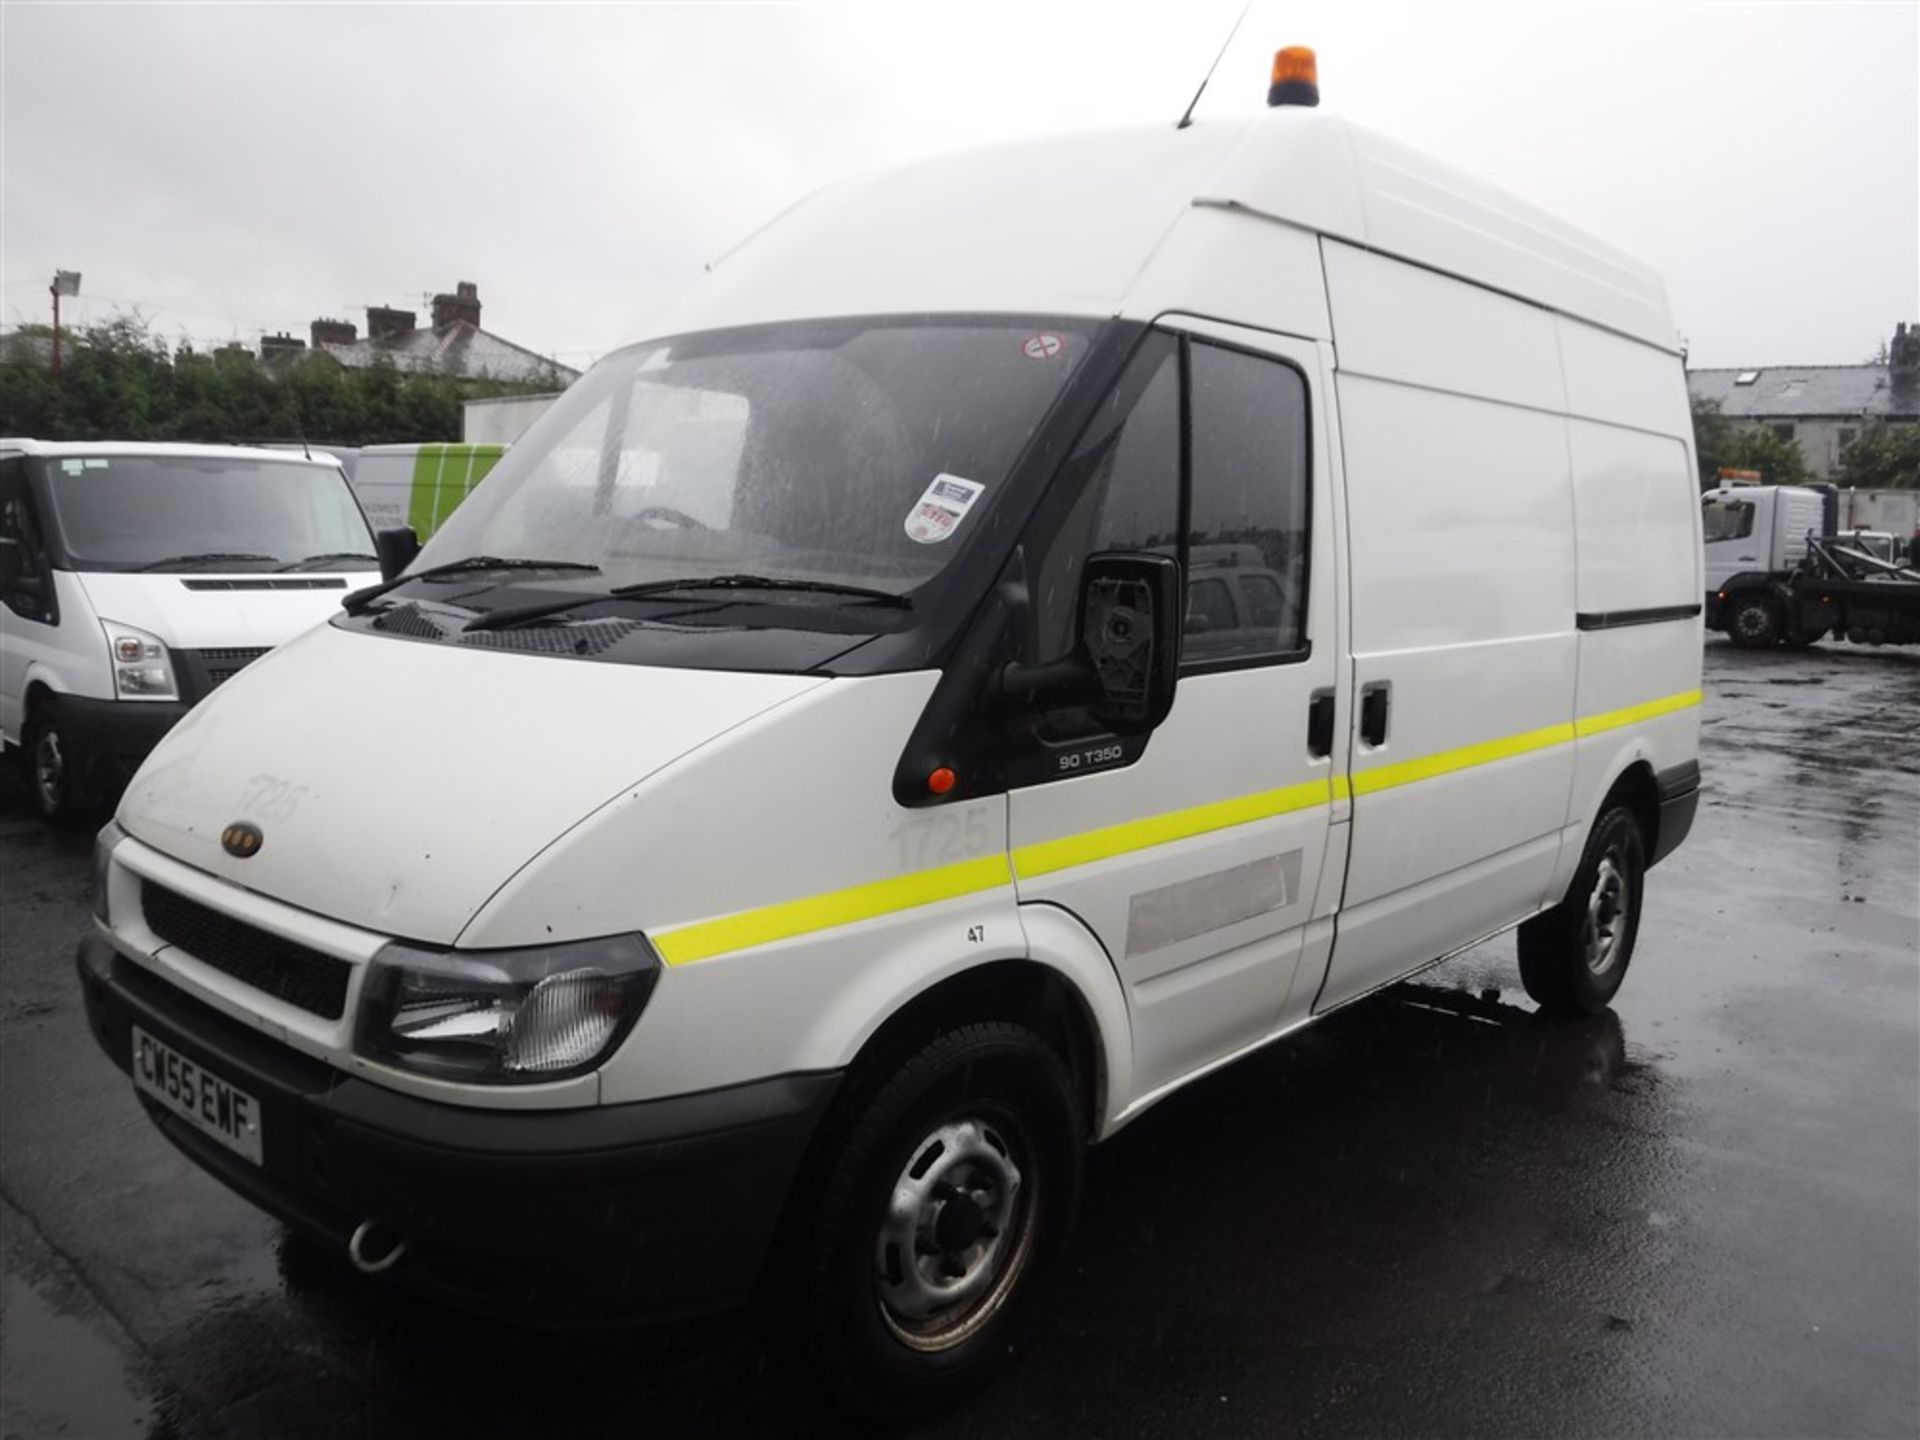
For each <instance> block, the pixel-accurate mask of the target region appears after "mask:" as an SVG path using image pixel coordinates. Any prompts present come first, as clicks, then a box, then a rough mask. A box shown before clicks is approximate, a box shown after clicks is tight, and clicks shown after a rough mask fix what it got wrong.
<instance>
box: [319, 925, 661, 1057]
mask: <svg viewBox="0 0 1920 1440" xmlns="http://www.w3.org/2000/svg"><path fill="white" fill-rule="evenodd" d="M659 973H660V959H659V957H658V956H657V955H655V954H654V951H653V947H652V946H651V945H649V944H648V943H647V942H646V938H645V937H644V936H641V935H610V936H608V937H606V938H605V939H602V940H583V941H581V942H579V943H578V944H572V945H542V946H537V947H534V948H531V949H527V950H464V951H462V950H422V949H417V948H415V947H414V946H411V945H403V944H401V943H399V942H398V941H396V942H394V943H393V944H391V945H388V946H387V947H386V948H385V949H383V950H381V952H380V953H379V954H378V955H375V956H374V957H373V962H372V964H371V965H370V966H369V968H368V971H367V979H366V983H365V985H363V986H362V987H361V991H360V1018H359V1032H358V1037H357V1048H358V1049H359V1051H360V1053H361V1054H362V1055H365V1056H367V1057H369V1058H370V1059H375V1060H381V1061H384V1062H386V1063H387V1064H390V1065H397V1066H400V1067H401V1068H402V1069H406V1070H413V1071H417V1072H419V1073H420V1074H423V1075H437V1076H441V1077H443V1078H445V1079H448V1080H469V1081H482V1082H485V1083H488V1084H495V1085H525V1084H531V1083H533V1082H535V1081H540V1080H562V1079H565V1078H566V1077H567V1076H570V1075H579V1074H581V1073H583V1072H585V1071H588V1070H591V1069H593V1068H594V1067H595V1066H596V1065H598V1064H600V1062H601V1061H603V1060H605V1059H606V1058H607V1056H608V1055H610V1054H612V1053H613V1049H614V1047H615V1046H616V1045H618V1044H619V1043H620V1041H621V1040H622V1039H624V1038H625V1036H626V1033H627V1031H629V1030H631V1029H632V1028H633V1022H634V1021H635V1020H637V1019H638V1018H639V1016H640V1012H641V1010H642V1009H644V1008H645V1006H646V1003H647V997H648V996H649V995H650V994H652V993H653V982H654V980H655V978H656V977H657V976H658V975H659Z"/></svg>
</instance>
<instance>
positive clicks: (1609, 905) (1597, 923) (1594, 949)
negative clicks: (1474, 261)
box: [1580, 851, 1627, 975]
mask: <svg viewBox="0 0 1920 1440" xmlns="http://www.w3.org/2000/svg"><path fill="white" fill-rule="evenodd" d="M1626 933H1627V873H1626V871H1625V870H1623V869H1622V868H1621V866H1620V863H1619V859H1618V857H1617V856H1615V855H1614V854H1613V853H1612V852H1611V851H1609V852H1608V853H1607V854H1606V855H1604V856H1602V857H1601V860H1600V868H1599V869H1598V870H1597V871H1596V872H1595V873H1594V877H1593V889H1592V890H1591V891H1590V892H1588V895H1587V917H1586V920H1585V921H1584V922H1583V923H1582V925H1581V927H1580V939H1581V942H1582V945H1583V948H1584V949H1585V951H1586V957H1587V969H1588V970H1590V971H1592V972H1593V973H1594V974H1595V975H1604V974H1606V973H1607V971H1609V970H1611V969H1612V968H1613V965H1614V962H1615V961H1616V960H1618V959H1619V958H1620V949H1621V946H1622V945H1623V944H1624V943H1625V941H1626Z"/></svg>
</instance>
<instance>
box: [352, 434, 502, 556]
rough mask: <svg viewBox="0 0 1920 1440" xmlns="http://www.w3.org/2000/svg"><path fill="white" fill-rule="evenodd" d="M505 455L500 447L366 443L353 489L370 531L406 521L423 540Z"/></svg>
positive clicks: (387, 527)
mask: <svg viewBox="0 0 1920 1440" xmlns="http://www.w3.org/2000/svg"><path fill="white" fill-rule="evenodd" d="M506 453H507V447H506V446H504V445H462V444H426V445H369V446H367V447H366V448H365V449H363V450H362V451H361V452H360V463H359V464H358V465H357V466H356V467H355V469H354V472H353V493H354V494H355V495H357V496H359V497H360V507H361V508H362V509H363V510H365V511H366V512H367V522H368V523H369V524H370V525H372V526H373V528H374V531H375V532H376V533H378V532H379V531H381V530H397V529H399V528H400V527H401V526H403V525H411V526H412V527H413V529H414V531H415V533H416V534H418V535H419V537H420V539H421V540H422V541H425V540H427V539H428V538H429V537H430V536H431V535H432V534H433V532H434V531H435V530H437V529H439V528H440V526H441V525H442V524H443V523H444V522H445V521H446V518H447V517H448V516H449V515H451V514H452V513H453V512H454V509H455V507H457V506H458V505H459V504H460V502H461V501H462V500H464V499H466V498H467V496H468V495H470V494H472V493H473V487H474V486H476V485H478V484H479V483H480V482H481V481H482V480H484V479H485V478H486V476H487V473H488V472H489V471H491V470H492V469H493V467H494V466H495V465H497V464H499V463H500V457H501V456H502V455H504V454H506Z"/></svg>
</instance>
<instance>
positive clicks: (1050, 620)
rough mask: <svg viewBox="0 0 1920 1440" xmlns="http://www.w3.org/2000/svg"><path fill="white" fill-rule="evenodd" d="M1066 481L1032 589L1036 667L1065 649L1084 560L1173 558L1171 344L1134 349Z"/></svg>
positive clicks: (1176, 421)
mask: <svg viewBox="0 0 1920 1440" xmlns="http://www.w3.org/2000/svg"><path fill="white" fill-rule="evenodd" d="M1065 477H1066V479H1067V483H1068V484H1069V485H1077V486H1079V494H1078V498H1077V499H1076V500H1075V501H1074V502H1073V508H1072V509H1071V510H1070V511H1069V512H1068V514H1067V518H1066V520H1065V522H1064V523H1063V524H1062V525H1061V527H1060V530H1059V532H1058V533H1057V534H1056V535H1055V536H1054V538H1053V541H1052V543H1051V544H1050V545H1049V546H1048V548H1047V552H1046V554H1045V555H1044V556H1043V557H1041V559H1040V561H1039V564H1038V565H1037V566H1036V569H1035V578H1034V583H1033V606H1034V618H1035V622H1036V628H1037V634H1036V642H1037V643H1036V647H1035V653H1034V658H1035V659H1036V660H1039V661H1050V660H1059V659H1062V658H1063V657H1065V656H1066V655H1067V654H1068V653H1069V652H1070V651H1071V650H1072V649H1073V644H1074V635H1073V621H1074V615H1075V613H1076V611H1077V609H1078V606H1079V600H1080V575H1081V570H1082V567H1083V565H1084V562H1085V560H1086V558H1087V556H1089V555H1092V554H1096V553H1098V552H1099V551H1102V550H1158V551H1160V552H1161V553H1163V554H1167V555H1172V554H1175V553H1177V551H1178V546H1179V537H1180V353H1179V347H1178V346H1177V345H1176V344H1175V342H1174V340H1173V338H1172V337H1171V336H1168V335H1153V336H1150V337H1148V339H1147V340H1146V342H1145V343H1144V344H1142V346H1141V347H1140V349H1139V351H1138V352H1137V353H1136V354H1135V355H1134V358H1133V360H1132V362H1131V363H1130V364H1129V365H1128V367H1127V372H1126V374H1125V375H1123V376H1122V377H1121V378H1120V382H1119V384H1117V385H1116V386H1114V389H1113V393H1112V394H1111V395H1109V396H1108V397H1107V400H1106V402H1105V403H1104V404H1103V405H1102V407H1101V410H1100V413H1099V414H1098V415H1096V416H1095V417H1094V418H1093V420H1092V421H1091V422H1090V423H1089V424H1088V426H1087V428H1086V431H1085V432H1084V433H1083V434H1082V435H1081V437H1080V441H1079V443H1078V444H1077V445H1076V446H1075V447H1074V451H1073V454H1072V455H1071V456H1070V457H1069V458H1068V460H1067V464H1066V470H1065Z"/></svg>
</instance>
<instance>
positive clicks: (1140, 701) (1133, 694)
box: [1080, 551, 1185, 733]
mask: <svg viewBox="0 0 1920 1440" xmlns="http://www.w3.org/2000/svg"><path fill="white" fill-rule="evenodd" d="M1184 588H1185V587H1184V585H1183V584H1182V577H1181V574H1180V562H1179V561H1177V560H1175V559H1173V558H1172V557H1171V556H1168V555H1155V554H1151V553H1148V552H1144V551H1140V552H1122V551H1108V552H1105V553H1102V554H1099V555H1092V556H1089V557H1088V559H1087V569H1086V575H1085V578H1084V580H1083V581H1082V583H1081V590H1080V651H1081V655H1082V657H1084V659H1085V660H1086V661H1087V662H1088V663H1089V664H1090V665H1091V666H1092V668H1093V675H1094V679H1095V680H1096V682H1097V686H1098V698H1096V699H1095V700H1094V701H1093V703H1092V704H1091V705H1089V707H1088V708H1089V709H1090V710H1091V711H1092V712H1093V715H1094V718H1095V719H1097V720H1099V722H1100V723H1101V724H1102V725H1105V726H1107V727H1108V728H1109V729H1111V730H1113V731H1115V732H1116V733H1125V732H1128V731H1134V732H1138V731H1142V730H1151V729H1152V728H1153V727H1154V726H1156V725H1158V724H1159V723H1160V722H1161V721H1162V720H1164V719H1166V718H1167V712H1168V711H1170V710H1171V709H1173V692H1174V685H1175V683H1176V681H1177V680H1178V678H1179V674H1180V601H1181V592H1182V590H1183V589H1184Z"/></svg>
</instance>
